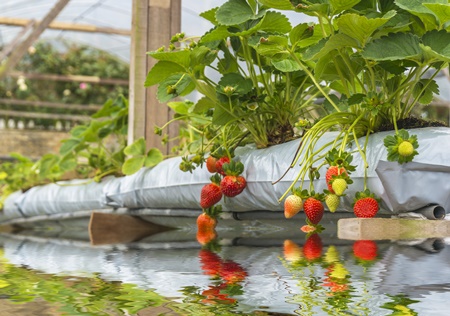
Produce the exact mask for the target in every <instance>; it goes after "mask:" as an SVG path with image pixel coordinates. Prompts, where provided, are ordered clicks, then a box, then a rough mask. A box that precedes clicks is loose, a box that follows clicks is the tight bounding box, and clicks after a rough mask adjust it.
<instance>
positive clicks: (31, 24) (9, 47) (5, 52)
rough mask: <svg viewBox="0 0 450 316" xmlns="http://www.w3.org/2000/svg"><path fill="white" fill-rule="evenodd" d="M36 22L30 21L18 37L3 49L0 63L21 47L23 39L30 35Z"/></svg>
mask: <svg viewBox="0 0 450 316" xmlns="http://www.w3.org/2000/svg"><path fill="white" fill-rule="evenodd" d="M34 24H35V21H32V20H31V21H30V22H28V23H27V24H26V25H24V28H23V29H22V30H21V31H20V32H19V33H18V34H17V36H16V37H15V38H14V39H13V40H12V41H11V42H10V43H9V44H8V45H7V46H5V47H4V48H3V50H2V52H1V54H0V61H2V60H3V59H5V58H6V57H8V55H9V54H11V52H12V51H13V50H14V49H15V48H16V47H17V45H19V43H20V40H21V38H22V37H23V36H24V35H25V34H26V33H28V31H30V30H31V29H32V28H33V27H34Z"/></svg>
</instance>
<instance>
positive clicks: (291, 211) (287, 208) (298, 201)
mask: <svg viewBox="0 0 450 316" xmlns="http://www.w3.org/2000/svg"><path fill="white" fill-rule="evenodd" d="M302 208H303V200H302V198H301V197H299V196H298V195H295V194H292V195H289V196H288V197H287V198H286V200H285V201H284V216H285V217H286V218H291V217H293V216H294V215H295V214H297V213H298V212H300V211H301V209H302Z"/></svg>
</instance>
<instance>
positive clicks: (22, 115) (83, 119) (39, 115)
mask: <svg viewBox="0 0 450 316" xmlns="http://www.w3.org/2000/svg"><path fill="white" fill-rule="evenodd" d="M1 116H11V117H20V118H32V119H51V120H65V121H76V122H86V121H88V120H90V119H91V117H90V116H87V115H73V114H52V113H37V112H23V111H12V110H0V117H1Z"/></svg>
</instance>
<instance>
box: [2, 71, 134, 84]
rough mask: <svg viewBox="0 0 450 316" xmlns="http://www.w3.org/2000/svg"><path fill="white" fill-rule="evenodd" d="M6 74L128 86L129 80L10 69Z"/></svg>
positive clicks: (29, 77) (16, 76)
mask: <svg viewBox="0 0 450 316" xmlns="http://www.w3.org/2000/svg"><path fill="white" fill-rule="evenodd" d="M8 75H9V76H10V77H15V78H18V77H24V78H27V79H39V80H40V79H43V80H54V81H66V82H73V81H76V82H88V83H98V84H110V85H121V86H128V85H129V84H130V82H129V80H126V79H114V78H100V77H97V76H82V75H56V74H39V73H32V72H21V71H11V72H10V73H9V74H8Z"/></svg>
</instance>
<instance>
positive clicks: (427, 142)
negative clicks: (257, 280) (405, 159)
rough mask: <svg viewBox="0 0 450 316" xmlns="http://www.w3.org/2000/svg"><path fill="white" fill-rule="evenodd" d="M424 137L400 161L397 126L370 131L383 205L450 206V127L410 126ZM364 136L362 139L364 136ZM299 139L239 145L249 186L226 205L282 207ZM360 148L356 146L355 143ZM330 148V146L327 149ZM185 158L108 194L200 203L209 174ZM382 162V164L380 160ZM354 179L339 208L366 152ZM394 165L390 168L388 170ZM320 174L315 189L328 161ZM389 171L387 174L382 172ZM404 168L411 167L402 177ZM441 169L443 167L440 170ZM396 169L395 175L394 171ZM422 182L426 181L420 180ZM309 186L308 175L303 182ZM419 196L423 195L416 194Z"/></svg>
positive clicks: (371, 172) (132, 202)
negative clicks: (410, 158)
mask: <svg viewBox="0 0 450 316" xmlns="http://www.w3.org/2000/svg"><path fill="white" fill-rule="evenodd" d="M410 133H411V134H416V135H417V136H418V139H419V144H420V147H419V149H418V151H419V155H417V156H416V157H415V162H414V163H409V164H404V165H400V164H398V163H391V162H386V161H383V160H385V159H386V157H387V151H386V148H385V147H384V143H383V139H384V138H385V136H386V135H388V134H393V132H382V133H377V134H374V135H372V136H371V137H370V140H369V145H368V147H367V152H366V154H367V158H366V159H367V162H368V164H369V167H368V169H367V176H368V178H367V184H368V188H369V189H370V190H371V191H372V192H374V193H375V194H376V195H378V196H380V197H381V198H382V202H383V203H382V205H381V206H382V211H384V212H386V213H400V212H405V211H414V210H416V209H420V208H422V207H424V206H426V205H428V204H439V205H441V206H443V207H444V208H445V209H446V211H447V212H448V210H450V205H449V202H450V201H449V199H448V196H449V193H450V158H449V157H450V147H445V146H440V145H439V144H448V143H450V129H448V128H423V129H415V130H411V131H410ZM335 137H336V133H334V132H330V133H326V134H325V135H324V136H323V137H322V138H321V139H320V140H319V141H318V142H317V145H316V149H318V148H321V147H322V146H323V145H325V144H327V143H329V142H330V141H332V140H333V139H334V138H335ZM361 141H362V140H361ZM299 143H300V140H294V141H291V142H288V143H285V144H280V145H276V146H272V147H269V148H265V149H258V150H257V149H255V148H254V147H251V146H247V147H244V148H240V149H239V150H237V151H236V155H237V159H239V160H241V161H242V163H243V164H244V166H245V170H244V174H243V175H244V177H245V178H246V179H247V188H246V189H245V190H244V192H242V194H240V195H238V196H236V197H234V198H231V199H230V198H226V199H224V200H223V201H222V204H223V206H224V210H225V211H233V212H245V211H255V210H269V211H282V210H283V204H282V203H279V202H278V199H279V198H280V197H281V196H282V195H283V193H284V192H285V191H286V190H287V189H288V188H289V186H290V185H291V183H292V181H294V180H295V177H296V175H297V173H298V171H299V168H300V167H299V166H296V167H294V168H292V169H290V170H289V171H288V172H287V173H286V175H285V176H284V177H283V178H282V180H281V181H279V182H278V183H276V184H273V182H274V181H276V180H278V179H279V178H280V177H282V175H283V174H284V173H285V171H286V170H288V169H289V166H290V164H291V162H292V159H293V158H294V155H295V152H296V150H297V148H298V146H299ZM351 150H352V151H356V147H353V148H352V149H351ZM324 151H325V150H324ZM179 162H180V159H179V158H176V159H169V160H166V161H165V162H164V163H163V164H160V165H158V166H157V167H155V168H153V169H151V170H145V169H144V170H141V171H140V172H139V173H138V174H136V175H135V176H131V177H128V179H125V180H124V181H123V182H122V184H121V186H120V190H119V191H118V192H116V193H111V194H109V195H108V197H109V198H110V199H111V200H113V201H115V202H116V203H117V204H119V205H120V206H122V207H131V208H156V207H164V206H166V207H174V208H177V207H178V208H191V207H197V208H198V203H199V202H198V200H199V196H200V191H201V187H202V186H203V185H204V184H206V183H209V176H210V174H209V173H208V172H207V171H206V168H203V169H200V168H198V169H196V170H195V171H194V172H193V173H192V174H190V173H184V172H182V171H180V170H179V169H178V165H179ZM379 163H380V165H379ZM353 164H354V165H355V166H356V170H355V171H354V172H353V173H352V175H351V178H352V179H353V182H354V183H353V184H351V185H350V186H349V188H348V190H347V195H346V196H345V197H344V199H343V203H342V205H341V208H340V209H339V210H340V211H345V210H349V209H351V208H350V205H351V204H352V202H353V198H354V195H355V193H356V192H357V191H360V190H362V189H363V188H364V172H365V170H364V169H365V168H364V163H363V160H362V158H361V156H360V155H359V154H358V153H357V152H356V153H355V154H354V160H353ZM388 170H389V172H387V171H388ZM319 171H320V174H321V177H320V179H318V180H316V181H315V182H314V187H315V190H316V192H321V191H322V190H323V189H325V188H326V183H325V172H326V166H324V167H322V168H321V169H320V170H319ZM384 171H386V175H385V176H380V174H383V172H384ZM403 171H408V172H406V173H405V174H403V175H402V176H401V177H400V176H398V175H399V174H402V172H403ZM436 171H439V172H438V173H436ZM392 172H394V173H395V175H393V174H392ZM418 183H421V184H425V185H418ZM303 187H304V188H308V187H309V180H306V181H305V183H304V186H303ZM417 197H420V198H417Z"/></svg>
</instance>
